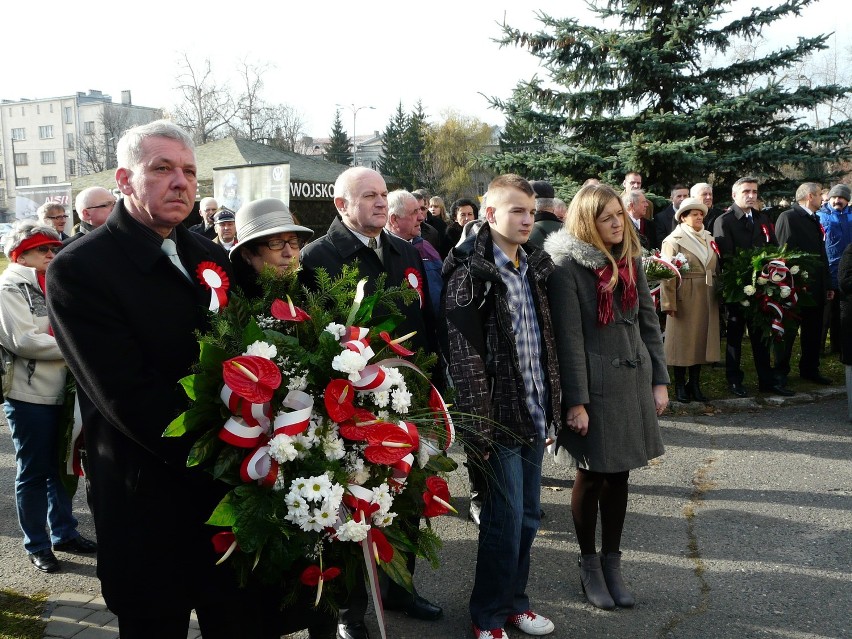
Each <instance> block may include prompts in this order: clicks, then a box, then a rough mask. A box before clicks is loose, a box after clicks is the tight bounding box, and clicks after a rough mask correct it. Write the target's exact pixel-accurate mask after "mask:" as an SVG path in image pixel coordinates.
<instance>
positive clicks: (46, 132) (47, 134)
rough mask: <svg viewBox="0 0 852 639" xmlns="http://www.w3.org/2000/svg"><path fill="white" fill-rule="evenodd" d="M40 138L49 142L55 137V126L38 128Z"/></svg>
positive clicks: (49, 125)
mask: <svg viewBox="0 0 852 639" xmlns="http://www.w3.org/2000/svg"><path fill="white" fill-rule="evenodd" d="M38 137H39V138H40V139H42V140H47V139H48V138H52V137H53V125H52V124H48V125H47V126H40V127H39V128H38Z"/></svg>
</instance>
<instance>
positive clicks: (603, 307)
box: [595, 257, 639, 326]
mask: <svg viewBox="0 0 852 639" xmlns="http://www.w3.org/2000/svg"><path fill="white" fill-rule="evenodd" d="M595 273H597V275H598V326H606V325H607V324H610V323H612V321H613V320H614V319H615V314H614V313H613V311H612V294H613V289H610V288H609V282H610V280H611V279H612V264H607V265H606V266H604V267H603V268H598V269H595ZM618 279H619V280H620V281H621V287H622V293H621V310H622V311H626V310H627V309H630V308H633V307H634V306H636V302H637V300H638V299H639V298H638V295H637V294H636V274H635V273H634V274H633V277H632V278H631V277H630V270H629V269H628V264H627V258H624V257H623V258H621V259H620V260H619V261H618Z"/></svg>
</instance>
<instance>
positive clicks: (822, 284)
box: [775, 182, 834, 385]
mask: <svg viewBox="0 0 852 639" xmlns="http://www.w3.org/2000/svg"><path fill="white" fill-rule="evenodd" d="M821 190H822V188H821V187H820V185H819V184H816V183H815V182H805V183H804V184H802V185H801V186H799V188H798V189H797V190H796V202H798V204H794V205H793V208H791V209H789V210H787V211H783V212H782V213H781V215H779V216H778V222H777V225H776V227H775V233H776V234H777V236H778V243H779V244H780V245H781V246H784V245H785V244H786V245H787V247H788V248H790V249H793V250H797V251H802V252H805V253H813V254H814V255H818V256H819V258H820V265H819V268H817V269H814V270H813V271H812V272H810V273H809V274H810V278H809V280H808V292H809V293H810V294H811V295H812V296H813V299H814V302H816V306H799V307H797V308H796V313H797V314H798V315H799V317H800V320H799V329H800V331H801V335H802V336H801V344H802V357H801V359H800V360H799V376H800V377H801V378H802V379H809V380H811V381H813V382H816V383H818V384H831V380H830V379H828V378H827V377H823V375H822V374H820V372H819V351H820V345H821V342H822V339H821V336H822V316H823V312H824V309H825V303H826V301H830V300H832V299H834V291H833V290H831V288H830V286H831V280H830V276H829V272H828V257H827V256H826V252H825V242H824V241H823V237H822V227H821V226H820V222H819V218H818V217H817V215H816V211H817V210H818V209H819V207H820V200H821V198H820V193H821ZM794 277H795V276H794ZM795 341H796V331H795V330H788V331H787V332H786V333H785V334H784V341H783V342H781V343H780V344H779V348H777V349H776V351H775V369H776V373H777V374H778V375H779V376H780V377H779V381H781V382H783V385H786V378H787V375H788V374H789V373H790V357H791V355H792V353H793V344H794V342H795Z"/></svg>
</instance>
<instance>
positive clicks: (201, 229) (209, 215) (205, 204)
mask: <svg viewBox="0 0 852 639" xmlns="http://www.w3.org/2000/svg"><path fill="white" fill-rule="evenodd" d="M218 210H219V205H218V204H216V200H214V199H213V198H212V197H205V198H203V199H202V200H201V202H199V203H198V212H199V213H200V214H201V221H200V222H199V223H198V224H194V225H192V226H190V227H189V230H190V231H192V232H193V233H198V234H199V235H203V236H204V237H206V238H207V239H208V240H213V239H215V238H216V224H215V222H214V221H213V216H214V215H216V211H218ZM229 210H230V209H229Z"/></svg>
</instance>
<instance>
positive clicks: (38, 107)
mask: <svg viewBox="0 0 852 639" xmlns="http://www.w3.org/2000/svg"><path fill="white" fill-rule="evenodd" d="M36 115H41V105H40V104H36Z"/></svg>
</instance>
